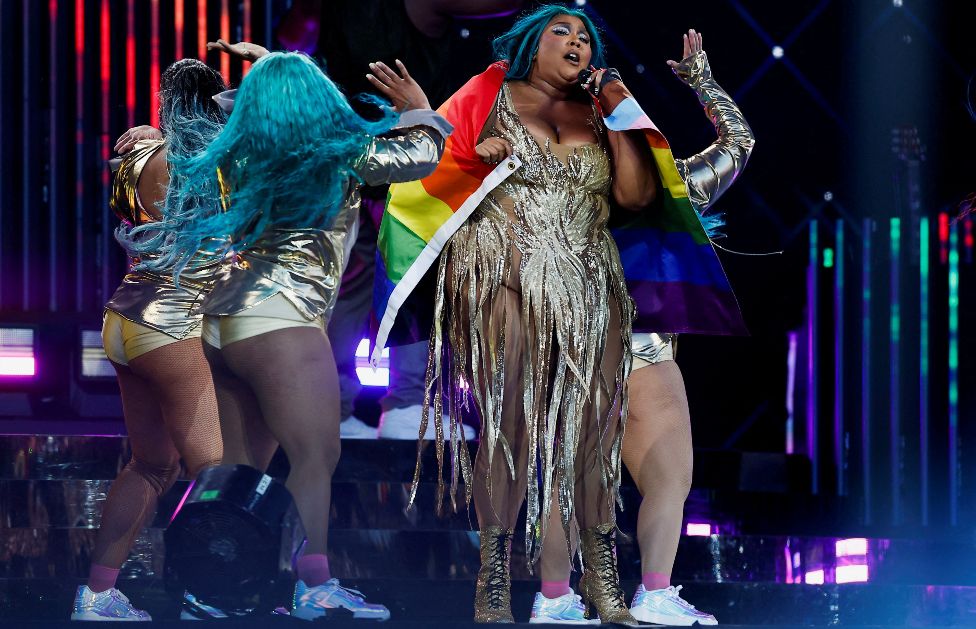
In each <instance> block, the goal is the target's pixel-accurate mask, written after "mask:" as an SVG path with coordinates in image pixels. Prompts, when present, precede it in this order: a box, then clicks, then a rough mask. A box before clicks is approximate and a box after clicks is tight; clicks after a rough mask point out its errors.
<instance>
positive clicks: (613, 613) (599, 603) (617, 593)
mask: <svg viewBox="0 0 976 629" xmlns="http://www.w3.org/2000/svg"><path fill="white" fill-rule="evenodd" d="M616 532H617V527H616V526H615V525H614V524H601V525H599V526H594V527H591V528H588V529H583V530H582V531H580V552H581V554H582V555H583V576H582V577H580V581H579V590H580V595H581V596H582V597H583V602H584V604H585V605H587V607H589V606H590V605H592V606H593V607H595V608H596V611H597V614H596V615H597V616H599V618H600V621H601V622H604V623H610V624H617V625H625V626H627V627H639V626H640V623H639V622H637V619H636V618H634V617H633V616H632V615H631V614H630V609H629V608H628V607H627V603H626V602H625V601H624V593H623V590H621V589H620V575H619V574H618V571H617V542H616V538H615V536H616Z"/></svg>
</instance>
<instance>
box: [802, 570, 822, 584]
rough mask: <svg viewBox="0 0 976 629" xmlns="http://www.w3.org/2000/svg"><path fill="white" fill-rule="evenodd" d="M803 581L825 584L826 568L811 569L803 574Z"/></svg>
mask: <svg viewBox="0 0 976 629" xmlns="http://www.w3.org/2000/svg"><path fill="white" fill-rule="evenodd" d="M803 582H804V583H806V584H807V585H823V584H824V570H823V568H819V569H817V570H810V571H808V572H807V573H806V574H804V575H803Z"/></svg>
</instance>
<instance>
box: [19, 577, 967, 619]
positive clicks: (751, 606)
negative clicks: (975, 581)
mask: <svg viewBox="0 0 976 629" xmlns="http://www.w3.org/2000/svg"><path fill="white" fill-rule="evenodd" d="M79 583H80V582H79V581H74V582H69V581H62V580H57V581H54V580H49V579H7V580H0V588H2V591H3V592H4V596H3V597H2V603H0V618H3V619H4V620H11V619H30V620H33V621H49V622H51V621H57V620H64V619H66V618H67V617H68V615H69V612H70V607H71V601H72V598H73V595H74V590H75V588H76V587H77V585H78V584H79ZM345 583H346V584H347V585H349V586H350V587H355V588H356V589H359V590H361V591H362V592H363V593H364V594H365V595H366V596H367V597H368V598H369V600H374V601H377V602H381V603H383V604H385V605H387V606H388V607H389V608H390V611H391V612H392V614H393V620H392V621H391V625H387V626H392V624H393V621H408V622H409V621H413V622H417V623H422V624H417V625H415V626H416V627H421V626H424V627H431V626H438V627H441V626H446V625H445V624H444V623H449V622H452V621H454V622H458V623H462V624H466V623H468V622H470V619H471V615H472V601H473V599H474V584H473V582H472V581H442V580H429V581H402V580H399V579H347V580H345ZM623 586H624V591H625V593H626V595H627V596H628V598H629V596H630V595H631V594H632V593H633V591H634V588H635V587H636V582H635V581H627V582H625V583H623ZM121 587H122V589H123V591H124V592H125V593H126V594H127V595H128V596H129V598H130V599H132V602H133V604H135V605H136V606H139V607H141V608H143V609H146V610H147V611H148V612H150V613H151V614H152V615H153V618H154V619H156V620H160V621H163V620H168V619H169V620H172V619H175V618H176V617H177V616H178V614H179V605H178V603H177V602H174V601H173V600H172V599H170V598H169V597H168V596H167V594H166V593H165V592H164V591H163V588H162V586H161V585H160V583H159V582H158V581H153V580H145V579H143V580H138V581H126V582H124V583H123V584H122V586H121ZM536 589H537V584H536V583H535V582H534V581H524V580H517V581H515V582H514V583H513V588H512V608H513V613H514V614H515V618H516V620H518V621H519V622H520V623H521V622H526V621H527V620H528V616H529V611H530V609H531V606H532V598H533V596H534V595H535V592H536ZM681 594H682V595H683V596H684V597H685V599H686V600H688V601H689V602H691V603H693V604H695V605H696V606H697V607H699V608H700V609H704V610H707V611H709V612H711V613H713V614H715V616H716V617H717V618H718V619H719V621H720V622H721V623H722V624H723V625H758V626H777V627H782V626H801V625H806V626H810V625H820V626H825V625H831V626H836V625H841V626H850V627H854V626H859V625H870V626H875V627H877V626H882V625H883V626H929V627H931V626H946V627H948V626H957V627H965V626H972V622H973V616H972V610H973V609H976V588H946V587H926V586H898V585H826V586H808V585H776V584H742V583H708V584H689V585H687V586H686V587H685V588H684V589H683V590H682V592H681ZM270 620H271V619H266V621H267V622H270ZM16 626H21V625H16ZM330 626H331V624H330ZM359 626H360V627H361V626H362V625H359Z"/></svg>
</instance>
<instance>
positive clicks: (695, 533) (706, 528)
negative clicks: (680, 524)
mask: <svg viewBox="0 0 976 629" xmlns="http://www.w3.org/2000/svg"><path fill="white" fill-rule="evenodd" d="M711 534H712V525H711V524H709V523H707V522H689V523H688V524H686V525H685V535H688V536H691V537H709V536H710V535H711Z"/></svg>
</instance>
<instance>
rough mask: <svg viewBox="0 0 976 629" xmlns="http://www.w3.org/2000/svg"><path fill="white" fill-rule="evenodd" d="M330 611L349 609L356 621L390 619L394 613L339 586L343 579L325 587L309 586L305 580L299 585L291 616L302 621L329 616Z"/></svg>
mask: <svg viewBox="0 0 976 629" xmlns="http://www.w3.org/2000/svg"><path fill="white" fill-rule="evenodd" d="M329 609H345V610H346V611H349V612H352V617H353V618H362V619H367V620H389V618H390V610H388V609H387V608H386V607H384V606H383V605H378V604H376V603H367V602H366V600H365V599H364V598H363V594H362V592H359V591H357V590H353V589H351V588H344V587H342V586H341V585H339V579H329V580H328V581H326V582H325V583H323V584H322V585H316V586H315V587H308V586H307V585H305V582H304V581H302V580H301V579H299V580H298V583H296V584H295V597H294V599H293V600H292V611H291V615H292V616H293V617H295V618H301V619H302V620H315V619H316V618H320V617H322V616H325V614H326V612H327V610H329Z"/></svg>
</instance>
